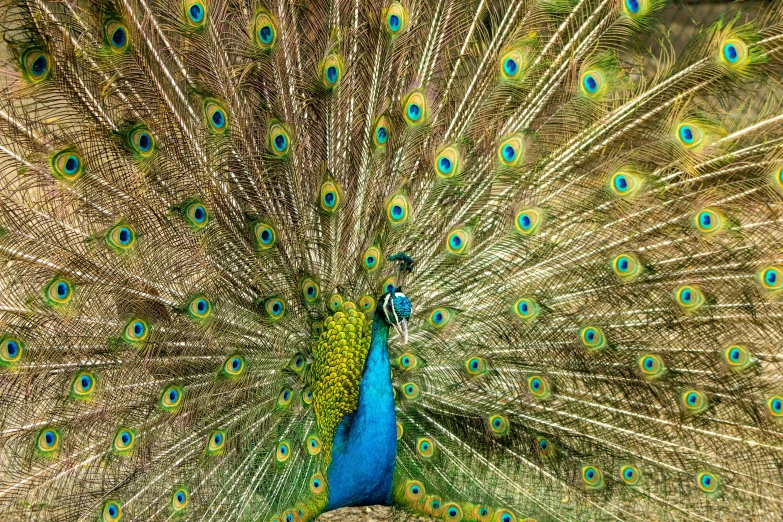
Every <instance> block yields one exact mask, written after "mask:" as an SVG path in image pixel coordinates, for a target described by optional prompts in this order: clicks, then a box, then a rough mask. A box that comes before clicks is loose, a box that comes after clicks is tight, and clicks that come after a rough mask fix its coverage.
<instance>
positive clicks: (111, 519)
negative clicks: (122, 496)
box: [102, 500, 122, 522]
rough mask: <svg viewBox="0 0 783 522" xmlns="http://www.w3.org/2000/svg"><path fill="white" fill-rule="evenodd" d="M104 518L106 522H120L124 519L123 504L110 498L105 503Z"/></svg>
mask: <svg viewBox="0 0 783 522" xmlns="http://www.w3.org/2000/svg"><path fill="white" fill-rule="evenodd" d="M102 518H103V521H104V522H118V521H119V520H121V519H122V506H121V505H120V503H119V502H117V501H114V500H109V501H107V502H106V503H105V504H104V505H103V511H102Z"/></svg>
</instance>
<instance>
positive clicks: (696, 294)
mask: <svg viewBox="0 0 783 522" xmlns="http://www.w3.org/2000/svg"><path fill="white" fill-rule="evenodd" d="M675 299H676V301H677V304H679V305H680V307H681V308H682V309H683V310H684V311H687V312H693V311H696V310H698V309H699V308H700V307H701V306H702V305H703V304H704V294H702V292H701V290H699V289H698V288H696V287H695V286H693V285H684V286H681V287H680V288H678V289H677V291H676V292H675Z"/></svg>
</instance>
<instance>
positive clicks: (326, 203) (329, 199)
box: [319, 181, 341, 212]
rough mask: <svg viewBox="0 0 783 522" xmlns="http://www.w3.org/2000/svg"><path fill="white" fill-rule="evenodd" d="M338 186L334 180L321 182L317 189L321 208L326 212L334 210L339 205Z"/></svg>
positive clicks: (339, 192)
mask: <svg viewBox="0 0 783 522" xmlns="http://www.w3.org/2000/svg"><path fill="white" fill-rule="evenodd" d="M340 194H341V191H340V187H339V186H338V185H337V183H335V182H334V181H324V182H323V183H321V189H320V191H319V197H320V203H321V208H322V209H323V210H325V211H326V212H334V211H335V210H337V207H339V206H340Z"/></svg>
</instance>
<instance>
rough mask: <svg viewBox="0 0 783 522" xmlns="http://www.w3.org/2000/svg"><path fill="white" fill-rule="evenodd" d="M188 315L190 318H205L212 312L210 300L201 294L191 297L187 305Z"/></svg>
mask: <svg viewBox="0 0 783 522" xmlns="http://www.w3.org/2000/svg"><path fill="white" fill-rule="evenodd" d="M187 311H188V315H189V316H190V317H191V319H195V320H196V321H201V320H203V319H206V318H207V317H209V316H210V314H211V313H212V302H210V300H209V299H207V298H206V297H204V296H202V295H197V296H195V297H193V298H191V300H190V302H189V303H188V307H187Z"/></svg>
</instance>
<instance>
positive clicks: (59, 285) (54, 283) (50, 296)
mask: <svg viewBox="0 0 783 522" xmlns="http://www.w3.org/2000/svg"><path fill="white" fill-rule="evenodd" d="M73 292H74V287H73V284H71V282H70V281H68V280H66V279H64V278H62V277H55V278H54V279H52V280H51V281H49V283H48V284H47V285H46V288H45V289H44V297H45V298H46V301H47V302H48V303H49V304H50V305H52V306H55V307H57V306H64V305H66V304H68V303H69V302H70V301H71V299H72V298H73Z"/></svg>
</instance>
